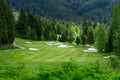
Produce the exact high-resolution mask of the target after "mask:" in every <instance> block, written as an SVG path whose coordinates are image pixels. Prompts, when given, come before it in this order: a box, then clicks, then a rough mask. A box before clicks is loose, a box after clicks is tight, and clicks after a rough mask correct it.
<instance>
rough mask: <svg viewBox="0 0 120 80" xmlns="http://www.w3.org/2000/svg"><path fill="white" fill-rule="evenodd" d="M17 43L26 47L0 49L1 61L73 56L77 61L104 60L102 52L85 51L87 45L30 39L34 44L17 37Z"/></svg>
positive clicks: (56, 60)
mask: <svg viewBox="0 0 120 80" xmlns="http://www.w3.org/2000/svg"><path fill="white" fill-rule="evenodd" d="M15 41H16V43H17V45H19V46H22V47H25V48H26V49H25V50H22V49H7V50H0V57H1V58H0V61H1V62H2V63H5V62H9V61H10V60H12V61H16V62H23V63H32V62H67V61H70V59H71V58H72V59H73V60H75V61H76V62H82V63H87V62H96V61H104V58H103V54H102V53H84V52H83V50H85V49H87V47H83V46H76V45H72V44H69V43H64V44H67V45H69V46H73V47H72V48H59V47H57V46H55V45H48V44H45V43H46V41H30V42H32V44H27V43H26V41H29V40H23V39H19V38H17V39H16V40H15ZM29 48H37V49H39V50H38V51H30V50H29Z"/></svg>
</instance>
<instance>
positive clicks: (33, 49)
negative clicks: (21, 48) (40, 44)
mask: <svg viewBox="0 0 120 80" xmlns="http://www.w3.org/2000/svg"><path fill="white" fill-rule="evenodd" d="M29 50H31V51H38V49H37V48H29Z"/></svg>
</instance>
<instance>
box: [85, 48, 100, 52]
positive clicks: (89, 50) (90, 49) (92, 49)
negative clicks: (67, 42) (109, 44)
mask: <svg viewBox="0 0 120 80" xmlns="http://www.w3.org/2000/svg"><path fill="white" fill-rule="evenodd" d="M83 52H98V50H97V49H96V48H88V49H87V50H83Z"/></svg>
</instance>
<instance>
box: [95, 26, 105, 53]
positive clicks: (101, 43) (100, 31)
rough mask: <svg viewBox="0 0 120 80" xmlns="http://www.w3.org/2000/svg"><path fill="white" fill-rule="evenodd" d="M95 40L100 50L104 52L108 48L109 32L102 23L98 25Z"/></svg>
mask: <svg viewBox="0 0 120 80" xmlns="http://www.w3.org/2000/svg"><path fill="white" fill-rule="evenodd" d="M95 41H96V46H97V48H98V50H99V52H103V51H105V50H106V44H107V34H106V30H105V28H104V27H103V26H101V25H98V26H97V27H96V32H95Z"/></svg>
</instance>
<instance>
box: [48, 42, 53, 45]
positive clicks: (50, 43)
mask: <svg viewBox="0 0 120 80" xmlns="http://www.w3.org/2000/svg"><path fill="white" fill-rule="evenodd" d="M46 44H47V45H54V44H55V42H46Z"/></svg>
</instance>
